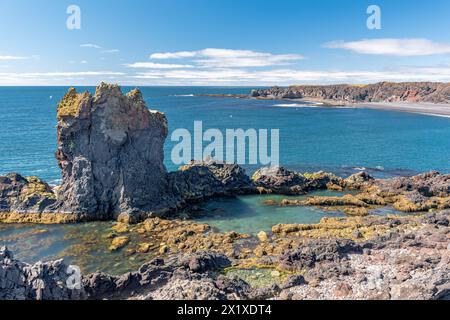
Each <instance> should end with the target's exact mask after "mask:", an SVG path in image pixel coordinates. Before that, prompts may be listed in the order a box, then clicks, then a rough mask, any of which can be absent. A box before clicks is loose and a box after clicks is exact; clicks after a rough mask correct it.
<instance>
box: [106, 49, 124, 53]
mask: <svg viewBox="0 0 450 320" xmlns="http://www.w3.org/2000/svg"><path fill="white" fill-rule="evenodd" d="M119 52H120V50H119V49H108V50H103V51H102V53H119Z"/></svg>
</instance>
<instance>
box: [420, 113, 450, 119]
mask: <svg viewBox="0 0 450 320" xmlns="http://www.w3.org/2000/svg"><path fill="white" fill-rule="evenodd" d="M420 114H422V115H424V116H432V117H440V118H450V116H449V115H446V114H436V113H420Z"/></svg>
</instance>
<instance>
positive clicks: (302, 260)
mask: <svg viewBox="0 0 450 320" xmlns="http://www.w3.org/2000/svg"><path fill="white" fill-rule="evenodd" d="M361 251H362V249H361V247H360V246H359V245H358V244H356V243H355V242H353V241H351V240H316V241H311V242H309V243H307V244H306V245H305V246H302V247H300V248H299V249H297V250H292V251H290V252H288V253H285V254H283V255H281V256H280V258H279V262H278V263H279V264H280V265H281V266H283V267H284V268H286V269H288V270H297V271H301V270H304V269H308V268H312V267H314V265H315V264H316V263H317V262H323V261H331V262H339V261H340V260H341V259H342V258H343V257H345V256H346V255H347V254H348V253H355V252H361Z"/></svg>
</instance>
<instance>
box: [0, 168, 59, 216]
mask: <svg viewBox="0 0 450 320" xmlns="http://www.w3.org/2000/svg"><path fill="white" fill-rule="evenodd" d="M55 198H56V196H55V194H54V193H53V190H52V189H51V188H50V186H49V185H48V184H46V183H45V182H43V181H41V180H39V179H38V178H36V177H27V178H24V177H22V176H21V175H19V174H17V173H10V174H8V175H6V176H0V212H42V211H44V210H45V209H46V208H47V207H48V206H50V205H51V204H53V203H54V202H55Z"/></svg>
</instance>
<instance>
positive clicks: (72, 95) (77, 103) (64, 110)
mask: <svg viewBox="0 0 450 320" xmlns="http://www.w3.org/2000/svg"><path fill="white" fill-rule="evenodd" d="M89 97H90V95H89V93H88V92H84V93H80V94H79V93H77V91H76V90H75V88H70V89H69V91H68V92H67V93H66V94H65V95H64V97H63V98H62V100H61V101H60V102H59V104H58V107H57V116H58V120H60V119H61V118H62V117H69V116H70V117H77V116H78V115H79V112H80V107H81V102H82V101H83V100H86V99H88V98H89Z"/></svg>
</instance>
